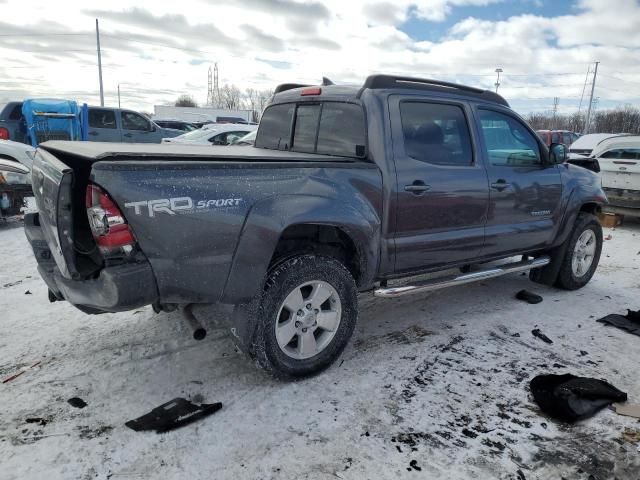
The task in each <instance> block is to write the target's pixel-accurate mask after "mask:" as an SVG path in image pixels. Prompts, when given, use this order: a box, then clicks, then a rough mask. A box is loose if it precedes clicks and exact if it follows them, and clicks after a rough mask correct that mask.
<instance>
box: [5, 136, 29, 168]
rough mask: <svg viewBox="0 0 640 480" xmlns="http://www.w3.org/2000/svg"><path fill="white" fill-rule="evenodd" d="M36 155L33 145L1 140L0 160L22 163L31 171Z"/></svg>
mask: <svg viewBox="0 0 640 480" xmlns="http://www.w3.org/2000/svg"><path fill="white" fill-rule="evenodd" d="M35 154H36V149H35V148H33V147H32V146H31V145H27V144H25V143H20V142H14V141H12V140H0V159H4V160H12V161H14V162H20V163H21V164H23V165H25V166H27V167H29V170H31V167H32V166H33V158H34V156H35Z"/></svg>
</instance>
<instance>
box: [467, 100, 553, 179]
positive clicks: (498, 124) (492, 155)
mask: <svg viewBox="0 0 640 480" xmlns="http://www.w3.org/2000/svg"><path fill="white" fill-rule="evenodd" d="M479 114H480V126H481V127H482V135H483V136H484V143H485V146H486V149H487V156H488V157H489V162H490V163H491V165H493V166H498V167H532V166H540V165H542V160H541V158H540V147H539V146H538V141H537V140H536V138H535V137H534V136H533V134H531V133H530V132H529V130H528V129H527V128H526V127H525V126H524V125H523V124H522V123H521V122H519V121H518V120H516V119H515V118H513V117H511V116H509V115H505V114H503V113H500V112H495V111H493V110H485V109H480V110H479Z"/></svg>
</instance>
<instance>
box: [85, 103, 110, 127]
mask: <svg viewBox="0 0 640 480" xmlns="http://www.w3.org/2000/svg"><path fill="white" fill-rule="evenodd" d="M89 126H90V127H91V128H116V114H115V112H114V111H113V110H103V109H100V108H90V109H89Z"/></svg>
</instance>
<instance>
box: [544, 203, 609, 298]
mask: <svg viewBox="0 0 640 480" xmlns="http://www.w3.org/2000/svg"><path fill="white" fill-rule="evenodd" d="M567 241H568V242H569V244H568V245H567V249H566V252H565V256H564V258H563V260H562V265H561V267H560V272H559V273H558V278H557V280H556V283H555V285H556V286H557V287H560V288H564V289H565V290H577V289H579V288H582V287H584V286H585V285H586V284H587V283H589V280H591V277H593V274H594V273H595V271H596V268H597V267H598V262H599V261H600V253H601V252H602V226H601V225H600V222H599V221H598V218H597V217H596V216H594V215H591V214H589V213H581V214H580V215H578V218H577V220H576V224H575V226H574V228H573V231H572V232H571V236H570V237H569V238H568V239H567Z"/></svg>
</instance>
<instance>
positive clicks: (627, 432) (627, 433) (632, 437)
mask: <svg viewBox="0 0 640 480" xmlns="http://www.w3.org/2000/svg"><path fill="white" fill-rule="evenodd" d="M622 439H623V440H624V441H625V442H629V443H640V430H636V429H635V428H629V427H625V429H624V432H622Z"/></svg>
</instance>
